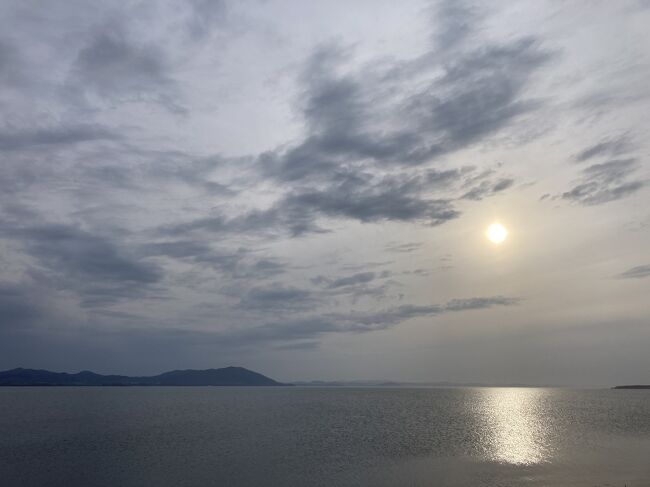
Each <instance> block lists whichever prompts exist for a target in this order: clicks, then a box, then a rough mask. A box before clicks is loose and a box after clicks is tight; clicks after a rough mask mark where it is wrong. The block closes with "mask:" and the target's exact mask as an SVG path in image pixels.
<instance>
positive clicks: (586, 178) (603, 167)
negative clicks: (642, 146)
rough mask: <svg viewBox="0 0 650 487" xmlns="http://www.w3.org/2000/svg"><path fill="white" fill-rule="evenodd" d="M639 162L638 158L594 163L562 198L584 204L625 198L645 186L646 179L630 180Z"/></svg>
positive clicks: (596, 203) (595, 203)
mask: <svg viewBox="0 0 650 487" xmlns="http://www.w3.org/2000/svg"><path fill="white" fill-rule="evenodd" d="M638 166H639V164H638V161H637V160H636V159H633V158H631V159H614V160H611V161H607V162H603V163H601V164H593V165H591V166H589V167H587V168H585V169H584V170H583V171H582V178H581V179H580V180H579V181H578V183H577V184H576V186H574V187H573V188H572V189H571V190H569V191H566V192H564V193H562V198H564V199H567V200H571V201H575V202H577V203H580V204H583V205H599V204H603V203H608V202H610V201H615V200H618V199H621V198H624V197H626V196H628V195H630V194H632V193H635V192H636V191H638V190H640V189H641V188H643V187H644V186H645V184H646V181H643V180H630V176H631V175H632V173H634V172H635V171H636V169H637V168H638Z"/></svg>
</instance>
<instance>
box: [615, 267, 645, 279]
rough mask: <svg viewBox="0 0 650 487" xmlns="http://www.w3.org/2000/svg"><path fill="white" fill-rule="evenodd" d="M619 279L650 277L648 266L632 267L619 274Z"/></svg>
mask: <svg viewBox="0 0 650 487" xmlns="http://www.w3.org/2000/svg"><path fill="white" fill-rule="evenodd" d="M619 277H621V278H623V279H642V278H644V277H650V264H649V265H638V266H636V267H632V268H631V269H628V270H626V271H625V272H623V273H622V274H620V275H619Z"/></svg>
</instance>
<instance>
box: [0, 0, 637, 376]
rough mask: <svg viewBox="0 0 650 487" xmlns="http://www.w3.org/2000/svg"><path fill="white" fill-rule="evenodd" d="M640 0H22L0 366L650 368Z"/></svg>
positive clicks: (4, 219)
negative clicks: (496, 229)
mask: <svg viewBox="0 0 650 487" xmlns="http://www.w3.org/2000/svg"><path fill="white" fill-rule="evenodd" d="M649 24H650V3H648V2H647V1H621V2H610V1H604V0H603V1H575V2H564V1H542V0H539V1H537V0H535V1H533V0H529V1H514V0H512V1H497V2H478V1H477V2H471V1H466V2H462V1H451V0H449V1H437V2H429V1H419V0H403V1H400V2H393V1H381V0H354V1H346V2H343V1H324V0H323V1H320V0H319V1H314V2H304V1H301V0H268V1H261V0H259V1H257V0H244V1H241V2H240V1H231V2H227V1H224V2H222V1H219V0H215V1H205V0H196V1H187V2H176V1H157V0H156V1H141V2H135V1H124V2H90V1H77V0H69V1H66V2H45V1H31V0H15V1H11V0H8V1H4V2H2V3H1V4H0V369H9V368H13V367H19V366H21V367H28V368H46V369H50V370H56V371H68V372H76V371H79V370H82V369H90V370H94V371H96V372H101V373H123V374H132V375H136V374H155V373H159V372H162V371H165V370H170V369H183V368H211V367H215V368H216V367H222V366H227V365H239V366H245V367H248V368H251V369H253V370H257V371H259V372H262V373H264V374H266V375H269V376H271V377H273V378H275V379H277V380H283V381H291V380H352V379H375V380H397V381H458V382H489V383H513V382H523V383H529V384H559V385H611V384H620V383H639V382H641V383H643V382H645V383H648V381H650V375H648V374H649V373H650V354H649V353H648V350H650V300H649V299H648V296H650V250H649V249H650V190H649V186H650V184H649V181H650V164H649V163H648V161H649V155H650V138H649V137H648V121H649V119H648V114H649V113H650V83H648V79H650V31H649V30H648V29H647V26H648V25H649ZM494 222H499V223H501V224H502V225H503V226H504V227H505V228H506V229H507V230H508V237H507V239H506V240H505V241H504V242H503V243H501V244H498V245H497V244H494V243H492V242H490V241H489V240H488V239H487V238H486V234H485V232H486V229H487V227H488V225H490V224H491V223H494Z"/></svg>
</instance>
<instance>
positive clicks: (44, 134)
mask: <svg viewBox="0 0 650 487" xmlns="http://www.w3.org/2000/svg"><path fill="white" fill-rule="evenodd" d="M119 138H120V136H119V135H117V134H115V133H114V132H111V131H109V130H107V129H105V128H103V127H100V126H97V125H77V126H59V127H49V128H36V129H34V128H30V129H24V130H19V131H16V130H12V131H4V132H0V151H16V150H25V149H29V150H33V149H37V148H51V147H52V146H65V145H70V144H77V143H82V142H91V141H97V140H117V139H119Z"/></svg>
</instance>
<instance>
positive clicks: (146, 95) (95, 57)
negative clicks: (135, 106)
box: [71, 19, 180, 111]
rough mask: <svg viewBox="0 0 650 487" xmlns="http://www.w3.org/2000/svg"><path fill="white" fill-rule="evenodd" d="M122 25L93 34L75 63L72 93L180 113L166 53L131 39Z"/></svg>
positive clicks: (110, 24) (118, 24) (108, 27)
mask: <svg viewBox="0 0 650 487" xmlns="http://www.w3.org/2000/svg"><path fill="white" fill-rule="evenodd" d="M125 23H126V21H125V19H121V20H120V21H113V22H109V23H108V24H106V25H105V26H103V27H101V28H99V29H97V30H95V31H93V34H92V37H91V39H90V40H89V42H88V43H87V44H86V45H85V46H84V47H83V48H81V50H80V51H79V54H78V56H77V59H76V61H75V63H74V67H73V70H72V78H71V82H72V86H71V89H72V90H81V91H82V92H83V93H86V94H87V95H95V96H98V97H100V98H105V99H108V100H115V101H143V100H149V101H153V102H157V103H161V104H163V105H164V106H165V107H166V108H168V109H170V110H171V111H178V110H180V106H179V105H178V103H177V97H178V91H177V87H176V84H175V82H174V81H173V79H172V78H171V75H170V69H171V68H170V66H169V64H168V61H167V59H166V56H165V51H164V50H162V49H161V48H160V47H159V46H157V45H154V44H147V43H143V42H138V41H135V40H134V39H132V38H130V37H129V36H128V35H127V33H126V31H125V25H124V24H125Z"/></svg>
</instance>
